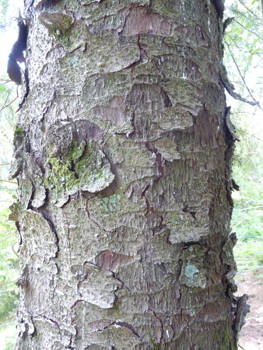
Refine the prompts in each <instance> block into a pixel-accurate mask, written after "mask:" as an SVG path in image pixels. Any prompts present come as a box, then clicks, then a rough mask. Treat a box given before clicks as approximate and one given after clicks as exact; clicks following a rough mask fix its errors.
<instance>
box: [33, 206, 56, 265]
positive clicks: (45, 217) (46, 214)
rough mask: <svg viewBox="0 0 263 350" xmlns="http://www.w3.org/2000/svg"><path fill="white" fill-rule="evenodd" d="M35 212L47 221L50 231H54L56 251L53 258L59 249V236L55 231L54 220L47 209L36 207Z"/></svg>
mask: <svg viewBox="0 0 263 350" xmlns="http://www.w3.org/2000/svg"><path fill="white" fill-rule="evenodd" d="M37 212H38V213H40V214H42V216H43V218H44V219H45V220H46V221H47V223H48V225H49V227H50V228H51V231H52V232H53V233H54V235H55V237H56V242H55V244H56V246H57V251H56V253H55V258H57V257H58V253H59V251H60V248H59V237H58V233H57V231H56V228H55V224H54V222H53V221H52V219H51V215H50V213H49V211H47V210H41V209H37Z"/></svg>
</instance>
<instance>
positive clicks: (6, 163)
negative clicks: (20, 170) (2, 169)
mask: <svg viewBox="0 0 263 350" xmlns="http://www.w3.org/2000/svg"><path fill="white" fill-rule="evenodd" d="M4 165H10V163H4V164H0V166H4Z"/></svg>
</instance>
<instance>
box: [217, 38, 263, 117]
mask: <svg viewBox="0 0 263 350" xmlns="http://www.w3.org/2000/svg"><path fill="white" fill-rule="evenodd" d="M224 42H225V44H226V46H227V48H228V51H229V53H230V56H231V58H232V60H233V62H234V64H235V66H236V69H237V70H238V73H239V75H240V78H241V79H242V81H243V83H244V85H245V87H246V89H247V91H248V93H249V95H250V97H251V98H252V100H253V101H254V102H255V104H256V105H258V107H259V108H260V109H261V110H262V111H263V109H262V108H261V107H260V105H259V102H258V101H257V100H256V99H255V98H254V96H253V95H252V93H251V91H250V89H249V88H248V86H247V84H246V82H245V79H244V77H243V75H242V74H241V71H240V69H239V67H238V64H237V63H236V60H235V58H234V56H233V54H232V51H231V50H230V47H229V45H228V43H227V41H226V40H224Z"/></svg>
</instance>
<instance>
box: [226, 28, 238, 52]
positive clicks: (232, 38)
mask: <svg viewBox="0 0 263 350" xmlns="http://www.w3.org/2000/svg"><path fill="white" fill-rule="evenodd" d="M225 34H226V35H227V36H228V37H229V38H230V39H231V40H232V41H233V43H234V45H235V47H236V48H237V49H239V47H238V46H237V44H236V42H235V40H234V39H233V38H232V37H231V36H230V35H229V34H228V33H227V32H225Z"/></svg>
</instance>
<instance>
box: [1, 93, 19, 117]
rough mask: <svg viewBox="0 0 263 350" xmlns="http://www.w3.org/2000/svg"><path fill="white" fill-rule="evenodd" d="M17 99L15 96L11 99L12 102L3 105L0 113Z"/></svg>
mask: <svg viewBox="0 0 263 350" xmlns="http://www.w3.org/2000/svg"><path fill="white" fill-rule="evenodd" d="M16 99H17V96H16V98H14V99H13V101H11V102H10V103H8V105H6V104H4V106H3V107H2V108H1V109H0V113H1V112H2V111H3V110H4V109H5V108H7V107H9V106H10V105H11V104H12V103H13V102H15V100H16Z"/></svg>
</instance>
